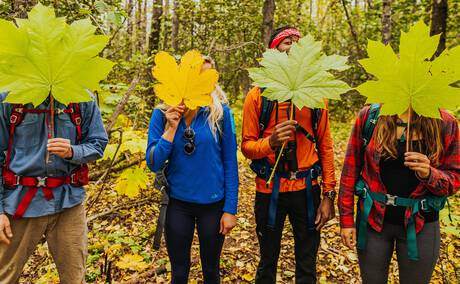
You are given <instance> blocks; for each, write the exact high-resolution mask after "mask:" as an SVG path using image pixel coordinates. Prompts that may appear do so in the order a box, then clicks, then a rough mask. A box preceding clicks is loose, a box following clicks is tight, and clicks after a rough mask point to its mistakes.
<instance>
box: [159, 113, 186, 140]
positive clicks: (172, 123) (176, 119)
mask: <svg viewBox="0 0 460 284" xmlns="http://www.w3.org/2000/svg"><path fill="white" fill-rule="evenodd" d="M184 112H185V106H184V105H179V106H176V107H170V108H169V109H168V110H167V111H166V112H165V118H166V127H165V129H166V130H165V133H164V134H163V138H164V139H166V140H167V141H169V142H172V141H173V140H174V136H175V135H176V130H177V127H178V126H179V123H180V120H181V118H182V115H183V114H184Z"/></svg>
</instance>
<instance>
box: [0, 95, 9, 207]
mask: <svg viewBox="0 0 460 284" xmlns="http://www.w3.org/2000/svg"><path fill="white" fill-rule="evenodd" d="M8 121H9V119H8V117H7V114H6V105H5V104H3V103H2V102H1V98H0V214H4V213H5V212H4V206H3V195H4V190H5V188H4V187H3V177H2V167H1V165H3V163H4V162H5V159H6V157H5V152H6V151H7V150H8V141H9V138H10V134H9V131H8V130H9V123H8Z"/></svg>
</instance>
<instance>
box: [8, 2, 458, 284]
mask: <svg viewBox="0 0 460 284" xmlns="http://www.w3.org/2000/svg"><path fill="white" fill-rule="evenodd" d="M40 2H42V3H43V4H46V5H50V6H53V7H54V8H55V9H56V12H57V14H58V15H59V16H65V17H67V19H68V21H73V20H76V19H81V18H88V17H89V18H90V19H91V20H92V22H93V24H94V25H96V26H97V27H98V33H100V34H105V35H109V36H110V38H111V39H110V42H109V44H108V46H107V48H106V49H105V50H104V51H103V56H105V57H107V58H109V59H111V60H113V61H115V62H116V66H115V68H114V70H113V72H112V73H111V74H110V75H109V78H108V79H107V81H105V82H104V83H103V84H102V91H99V92H98V93H97V95H98V102H99V106H100V107H101V110H102V112H103V116H104V120H105V123H106V129H107V131H108V132H109V134H110V144H109V146H108V147H107V151H106V153H105V157H104V159H103V160H102V161H99V162H98V163H97V164H95V165H93V167H92V174H91V180H92V183H91V184H90V186H89V187H88V198H87V200H86V208H87V211H88V225H89V233H88V236H89V240H90V246H89V257H88V263H87V268H88V271H87V276H86V280H87V282H88V283H167V282H168V280H169V277H170V273H169V272H170V265H169V261H168V258H167V254H166V249H165V247H164V246H162V248H161V250H160V251H155V250H153V249H152V236H153V233H154V231H155V220H156V218H157V216H158V211H159V210H158V205H159V198H160V196H159V193H158V192H157V191H156V190H154V189H153V186H152V182H153V177H154V175H153V174H152V173H149V171H148V170H147V169H146V166H145V162H144V160H143V157H144V153H143V152H144V151H145V147H146V132H147V128H148V123H149V119H150V115H151V113H152V110H153V108H154V107H155V105H156V104H157V103H158V100H157V99H156V97H155V94H154V91H153V83H154V79H153V78H152V76H151V73H150V69H151V68H152V65H153V60H152V59H153V56H154V55H155V54H156V52H158V51H160V50H165V51H169V52H171V53H173V54H175V55H181V54H183V53H185V52H186V51H188V50H190V49H198V50H199V51H201V52H202V53H203V54H208V55H210V56H212V57H213V58H214V59H215V60H216V62H217V65H218V69H219V71H220V74H221V77H220V85H221V86H222V87H223V88H224V90H225V91H226V92H227V95H228V98H229V101H230V105H231V106H232V108H233V110H234V114H235V119H236V122H237V128H238V129H239V130H240V129H241V108H242V103H243V99H244V95H245V94H246V93H247V91H248V90H249V89H250V88H251V82H250V79H249V77H248V73H247V68H249V67H253V66H256V65H257V62H258V61H257V59H259V58H260V57H261V54H262V52H263V51H264V50H265V46H266V44H267V42H268V38H269V36H270V34H271V32H272V31H273V30H274V29H275V28H277V27H280V26H284V25H294V26H296V27H298V28H299V29H300V30H301V31H302V33H303V34H306V33H310V34H312V35H313V36H314V37H315V38H316V39H318V40H322V42H323V48H324V50H325V52H326V53H328V54H331V53H338V54H340V55H346V56H349V62H350V64H351V65H352V68H350V69H349V70H347V71H344V72H341V73H339V74H338V76H339V77H340V78H341V79H343V80H344V81H346V82H348V83H349V84H350V85H351V86H352V87H355V86H357V85H359V84H360V83H362V82H363V81H365V80H367V79H369V78H370V77H369V76H368V75H367V74H366V73H365V71H364V69H363V68H362V67H361V66H360V65H359V64H358V63H357V60H358V59H361V58H364V57H366V44H367V39H372V40H382V41H383V42H385V43H389V44H391V46H392V47H393V48H394V49H395V50H397V48H398V44H399V36H400V32H401V30H405V31H407V30H408V27H409V26H410V25H411V24H413V23H415V22H417V21H418V20H420V19H423V20H424V21H425V23H427V24H429V25H430V27H431V33H432V34H438V33H442V36H441V42H440V44H439V48H438V52H441V51H442V50H443V49H444V48H445V47H448V48H450V47H454V46H456V45H458V44H459V43H460V0H450V1H447V0H402V1H391V0H352V1H350V0H329V1H326V0H309V1H301V0H276V1H275V0H140V1H135V0H107V1H102V0H43V1H40ZM36 3H37V0H16V1H11V0H6V1H5V0H0V18H4V19H8V20H13V19H14V18H18V17H19V18H21V17H26V12H27V11H29V10H30V8H31V7H32V6H34V5H35V4H36ZM364 101H365V99H364V98H363V97H362V96H360V95H359V94H357V93H356V92H350V93H348V94H344V95H343V96H342V100H341V101H332V102H331V104H330V112H331V119H332V122H331V125H332V130H333V136H334V142H335V154H336V169H337V170H336V174H337V178H338V177H339V176H340V169H341V167H342V164H343V157H344V151H345V147H346V143H347V140H348V136H349V133H350V129H351V124H352V122H353V120H354V118H355V114H356V112H357V111H358V110H359V109H360V108H361V107H362V106H363V104H364ZM456 116H457V118H460V109H459V110H457V112H456ZM238 133H240V132H238ZM238 139H240V135H239V134H238ZM238 157H239V160H240V163H241V166H240V181H241V187H240V206H239V214H238V221H239V225H238V227H237V228H236V229H235V230H234V231H233V232H232V233H231V234H230V236H228V237H227V239H226V243H225V247H224V252H223V257H222V261H221V267H222V276H223V282H224V283H253V282H254V276H255V269H256V266H257V262H258V245H257V238H256V235H255V225H254V218H253V200H254V192H255V189H254V182H253V178H254V175H253V174H252V172H250V170H249V169H248V167H247V165H248V161H247V160H245V159H244V157H243V156H242V155H241V153H240V152H239V153H238ZM450 200H451V206H452V209H451V211H452V218H453V221H452V222H451V221H449V218H448V216H447V212H446V211H447V210H444V211H443V212H442V213H441V222H442V245H441V257H440V259H439V262H438V264H437V266H436V269H435V273H434V276H433V280H432V283H460V282H459V279H460V267H459V260H460V229H459V226H460V213H459V212H460V211H459V210H460V197H459V196H458V195H457V196H455V197H453V198H451V199H450ZM285 233H286V234H285V238H284V239H283V249H282V252H281V254H282V255H281V257H280V259H281V260H282V261H280V263H279V266H280V269H279V276H278V279H279V282H280V283H293V277H294V268H295V265H294V258H293V250H294V248H293V239H292V232H291V228H290V227H289V226H287V228H286V232H285ZM192 263H193V267H192V271H191V278H190V279H191V281H190V282H191V283H202V280H201V274H200V266H199V251H198V246H197V242H196V240H195V242H194V246H193V253H192ZM318 273H319V281H320V283H359V270H358V266H357V257H356V254H355V253H354V252H352V251H351V250H348V249H346V248H345V247H344V246H343V245H342V244H341V241H340V238H339V225H338V218H336V219H335V220H333V221H331V222H329V223H328V225H327V226H326V228H325V229H323V231H322V242H321V246H320V252H319V257H318ZM390 274H391V275H390V280H391V283H398V279H397V266H396V265H395V263H394V259H393V265H392V267H391V273H390ZM22 282H24V283H58V276H57V271H56V269H55V266H54V264H53V263H52V259H51V256H50V255H49V253H48V252H47V249H46V243H42V244H41V245H40V246H39V248H38V250H37V251H36V252H35V254H34V256H33V257H32V258H31V260H30V261H29V262H28V263H27V265H26V269H25V273H24V275H23V278H22Z"/></svg>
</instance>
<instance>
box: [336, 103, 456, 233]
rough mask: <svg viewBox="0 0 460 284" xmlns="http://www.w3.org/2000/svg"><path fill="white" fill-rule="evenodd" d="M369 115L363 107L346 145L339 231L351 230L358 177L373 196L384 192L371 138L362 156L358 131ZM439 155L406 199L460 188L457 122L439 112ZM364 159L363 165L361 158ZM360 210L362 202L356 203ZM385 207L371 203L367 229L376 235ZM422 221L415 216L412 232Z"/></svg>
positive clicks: (447, 194) (406, 218)
mask: <svg viewBox="0 0 460 284" xmlns="http://www.w3.org/2000/svg"><path fill="white" fill-rule="evenodd" d="M368 114H369V106H367V107H364V108H363V109H362V110H361V111H360V113H359V115H358V118H357V119H356V122H355V125H354V127H353V130H352V132H351V137H350V140H349V142H348V148H347V153H346V155H345V161H344V167H343V171H342V177H341V180H340V192H339V200H338V202H339V204H338V205H339V211H340V225H341V227H342V228H353V227H355V222H354V189H355V184H356V181H357V180H358V178H359V177H360V175H361V174H362V177H363V179H364V181H366V183H367V184H368V186H369V188H370V190H372V191H373V192H380V193H386V192H387V190H386V188H385V186H384V185H383V183H382V181H381V179H380V157H381V153H380V152H379V151H378V150H377V147H376V144H375V143H376V142H375V141H374V138H373V137H372V139H371V140H370V142H369V144H368V146H367V147H366V148H365V149H364V153H363V140H362V134H361V132H362V130H363V128H364V124H365V123H366V120H367V116H368ZM441 117H442V119H443V123H442V137H443V154H442V157H441V158H440V161H439V162H440V165H439V166H438V167H436V168H434V167H431V175H430V177H429V178H428V179H427V180H425V181H421V182H420V183H419V185H418V186H417V187H416V188H415V190H414V191H413V192H412V194H411V195H410V198H421V197H422V196H424V195H425V193H426V192H431V193H432V194H434V195H436V196H449V195H453V194H455V192H456V191H457V190H458V189H459V188H460V145H459V144H460V134H459V128H458V124H457V120H456V119H455V118H454V117H453V116H452V115H450V114H449V113H447V112H446V111H441ZM363 155H364V163H363V161H362V157H363ZM359 203H360V205H359V206H361V207H360V208H362V202H361V201H360V202H359ZM384 215H385V205H384V204H381V203H379V202H376V201H374V206H373V207H372V210H371V212H370V214H369V219H368V222H369V225H370V226H371V227H372V228H373V229H375V230H376V231H378V232H380V231H381V230H382V227H383V219H384V218H383V217H384ZM410 215H411V208H407V210H406V212H405V224H406V226H407V222H408V220H409V218H410ZM423 224H424V220H423V217H422V216H421V215H420V213H418V214H417V216H416V230H417V232H419V231H420V230H421V229H422V228H423Z"/></svg>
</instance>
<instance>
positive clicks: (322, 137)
mask: <svg viewBox="0 0 460 284" xmlns="http://www.w3.org/2000/svg"><path fill="white" fill-rule="evenodd" d="M326 106H327V103H326ZM316 135H317V140H318V141H317V143H318V149H319V159H320V161H321V168H322V170H323V176H322V181H323V191H324V192H328V191H332V190H334V189H335V186H336V183H337V181H336V179H335V169H334V149H333V147H334V142H333V141H332V136H331V129H330V126H329V110H328V109H324V110H323V111H322V114H321V119H320V121H319V125H318V130H317V133H316Z"/></svg>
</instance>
